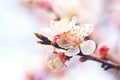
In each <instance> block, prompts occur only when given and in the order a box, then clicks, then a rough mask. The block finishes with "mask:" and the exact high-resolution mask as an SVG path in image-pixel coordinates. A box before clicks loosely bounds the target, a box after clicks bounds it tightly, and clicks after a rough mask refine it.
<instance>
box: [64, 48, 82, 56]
mask: <svg viewBox="0 0 120 80" xmlns="http://www.w3.org/2000/svg"><path fill="white" fill-rule="evenodd" d="M79 51H80V50H79V48H78V47H73V48H70V49H68V50H67V51H66V53H65V55H67V56H75V55H76V54H78V53H79Z"/></svg>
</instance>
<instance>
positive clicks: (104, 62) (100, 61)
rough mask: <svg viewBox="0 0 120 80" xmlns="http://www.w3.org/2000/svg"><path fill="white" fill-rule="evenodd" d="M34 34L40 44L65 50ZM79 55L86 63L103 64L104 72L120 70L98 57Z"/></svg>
mask: <svg viewBox="0 0 120 80" xmlns="http://www.w3.org/2000/svg"><path fill="white" fill-rule="evenodd" d="M34 34H35V36H36V37H37V38H38V39H40V41H37V42H38V43H40V44H44V45H52V46H54V47H55V48H59V49H64V48H61V47H59V46H58V44H57V43H55V42H53V41H50V40H49V39H48V38H47V37H45V36H44V35H41V34H38V33H34ZM64 50H66V49H64ZM78 55H79V56H81V57H82V58H83V59H84V61H85V60H93V61H97V62H99V63H102V66H101V67H102V68H104V70H108V69H112V68H113V69H117V70H120V66H119V64H117V63H114V62H110V61H108V60H104V59H101V58H98V57H97V56H94V55H84V54H82V53H81V51H80V52H79V53H78Z"/></svg>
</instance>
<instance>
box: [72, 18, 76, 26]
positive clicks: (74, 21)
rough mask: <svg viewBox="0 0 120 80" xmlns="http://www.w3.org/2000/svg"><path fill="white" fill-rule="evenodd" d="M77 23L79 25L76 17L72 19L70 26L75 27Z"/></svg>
mask: <svg viewBox="0 0 120 80" xmlns="http://www.w3.org/2000/svg"><path fill="white" fill-rule="evenodd" d="M76 23H77V18H76V17H72V19H71V22H70V25H71V26H74V25H76Z"/></svg>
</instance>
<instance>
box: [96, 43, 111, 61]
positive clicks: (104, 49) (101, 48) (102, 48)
mask: <svg viewBox="0 0 120 80" xmlns="http://www.w3.org/2000/svg"><path fill="white" fill-rule="evenodd" d="M109 50H110V48H109V46H108V45H107V44H106V43H101V44H99V45H98V48H97V50H96V52H97V53H98V55H99V56H100V58H102V59H105V58H106V57H107V55H108V52H109Z"/></svg>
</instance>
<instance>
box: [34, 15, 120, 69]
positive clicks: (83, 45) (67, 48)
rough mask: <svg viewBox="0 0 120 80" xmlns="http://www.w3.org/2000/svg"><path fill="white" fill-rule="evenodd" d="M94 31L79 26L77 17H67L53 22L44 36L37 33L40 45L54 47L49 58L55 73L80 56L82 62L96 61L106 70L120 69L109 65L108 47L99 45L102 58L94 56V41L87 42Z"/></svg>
mask: <svg viewBox="0 0 120 80" xmlns="http://www.w3.org/2000/svg"><path fill="white" fill-rule="evenodd" d="M92 31H93V26H92V25H91V24H80V25H78V24H77V18H76V17H72V18H69V17H65V18H62V19H60V20H57V21H51V27H48V28H45V29H44V30H43V32H44V36H43V35H42V34H38V33H35V35H36V37H38V38H39V39H40V41H38V43H40V44H44V45H52V46H54V51H53V53H52V54H51V55H50V56H49V57H48V61H47V62H48V66H49V68H50V69H52V70H53V71H59V70H60V69H61V68H63V67H64V66H65V62H66V61H69V60H70V58H72V57H74V56H76V55H78V56H81V57H80V61H85V60H94V61H97V62H100V63H102V64H104V66H106V67H105V70H107V69H109V68H116V69H120V67H119V65H118V64H113V63H108V62H107V61H106V59H105V58H106V56H107V54H108V51H109V47H107V45H105V44H104V45H99V46H98V48H97V52H98V54H99V56H100V58H98V57H96V56H93V55H92V54H93V53H94V52H95V50H96V43H95V41H93V40H90V39H89V40H85V38H86V37H88V36H89V35H90V34H91V33H92Z"/></svg>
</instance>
